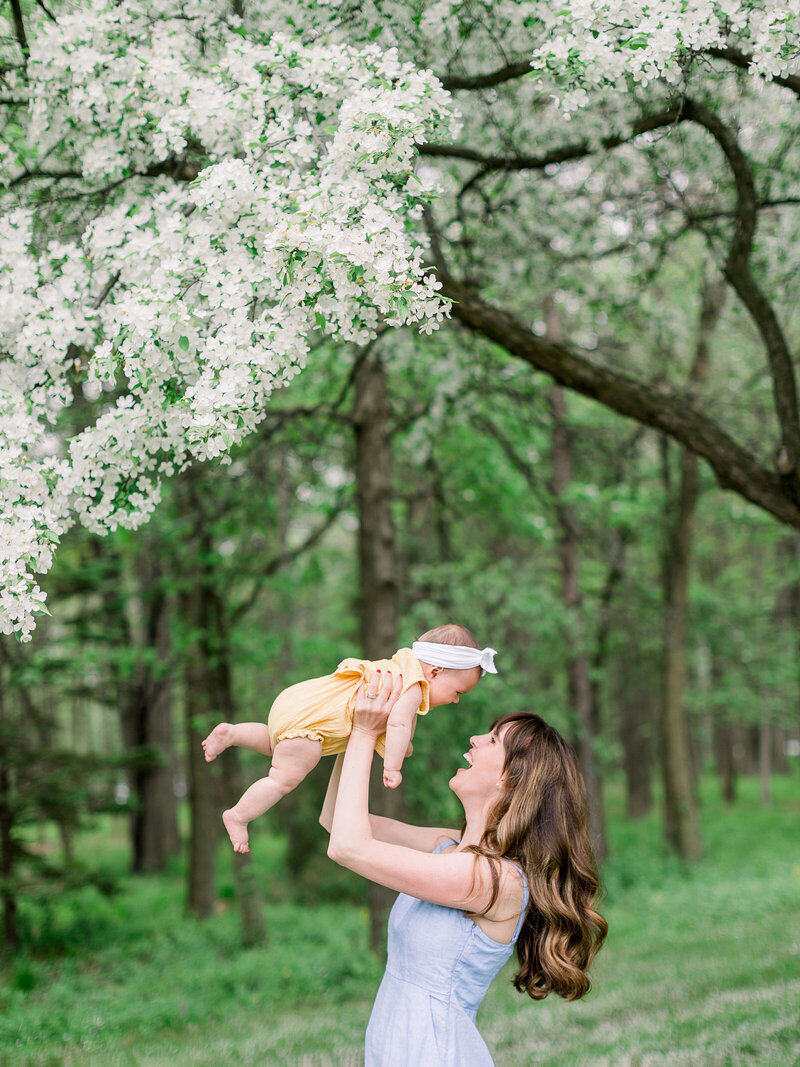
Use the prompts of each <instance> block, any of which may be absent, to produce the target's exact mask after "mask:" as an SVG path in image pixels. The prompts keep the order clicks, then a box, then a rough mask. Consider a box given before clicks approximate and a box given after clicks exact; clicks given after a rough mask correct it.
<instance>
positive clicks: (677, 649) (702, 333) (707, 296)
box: [661, 283, 724, 860]
mask: <svg viewBox="0 0 800 1067" xmlns="http://www.w3.org/2000/svg"><path fill="white" fill-rule="evenodd" d="M723 293H724V289H723V286H722V284H721V283H719V284H717V285H708V284H706V285H705V286H704V287H703V292H702V304H701V310H700V323H699V330H698V340H697V348H696V351H695V357H694V362H693V365H692V369H691V371H690V373H689V380H690V381H691V382H692V383H703V382H706V381H708V376H709V362H710V350H709V343H708V342H709V337H710V334H711V331H712V330H713V328H714V325H715V323H716V322H717V319H718V318H719V316H720V313H721V311H722V300H723ZM665 457H666V450H665ZM698 466H699V461H698V458H697V456H696V455H695V454H694V453H693V452H689V451H688V450H684V451H683V452H682V455H681V478H680V487H679V490H678V500H677V504H676V505H675V506H674V514H673V516H672V518H671V521H670V522H669V523H668V541H667V552H666V558H665V560H664V582H665V599H666V628H665V670H664V704H663V721H662V730H661V733H662V741H663V745H662V750H663V758H662V771H663V776H664V806H665V810H664V834H665V837H666V839H667V841H668V842H669V844H670V845H672V846H673V848H675V850H676V851H677V852H678V854H679V855H680V856H682V857H683V858H684V859H688V860H692V859H697V858H699V857H700V856H701V855H702V851H703V844H702V840H701V837H700V824H699V822H698V817H697V803H696V800H695V794H694V788H693V783H692V764H691V751H690V744H689V730H688V724H687V721H686V715H685V712H684V707H683V694H684V689H685V685H686V636H687V621H688V607H689V560H690V554H691V548H692V537H693V532H694V512H695V507H696V505H697V497H698V492H699V470H698ZM667 469H668V468H667V466H666V463H665V470H667Z"/></svg>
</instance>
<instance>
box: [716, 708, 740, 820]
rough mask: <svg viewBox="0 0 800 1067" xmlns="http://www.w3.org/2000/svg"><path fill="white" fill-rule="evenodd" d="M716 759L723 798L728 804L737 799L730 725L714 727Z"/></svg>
mask: <svg viewBox="0 0 800 1067" xmlns="http://www.w3.org/2000/svg"><path fill="white" fill-rule="evenodd" d="M714 760H715V762H716V765H717V774H718V775H719V780H720V786H721V790H722V799H723V800H724V801H725V803H726V804H733V803H735V801H736V769H735V767H734V765H733V743H732V740H731V730H730V727H729V726H724V725H716V726H715V727H714Z"/></svg>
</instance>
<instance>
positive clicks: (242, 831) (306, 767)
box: [222, 737, 322, 852]
mask: <svg viewBox="0 0 800 1067" xmlns="http://www.w3.org/2000/svg"><path fill="white" fill-rule="evenodd" d="M321 755H322V743H321V742H320V741H312V740H311V738H310V737H291V738H287V739H286V740H285V741H279V742H278V744H277V745H276V746H275V755H274V756H273V757H272V766H271V767H270V769H269V774H268V775H267V777H266V778H260V779H259V780H258V781H257V782H254V783H253V784H252V785H251V786H250V788H249V789H248V790H247V792H246V793H245V794H244V796H243V797H242V798H241V800H240V801H239V803H238V804H237V805H236V806H235V807H233V808H229V809H228V810H227V811H224V812H223V813H222V821H223V822H224V823H225V829H226V830H227V831H228V836H229V837H230V839H231V844H232V845H233V851H234V852H249V851H250V847H249V845H248V843H247V824H248V823H249V822H251V821H252V820H253V819H255V818H257V817H258V816H259V815H263V814H264V812H265V811H269V809H270V808H271V807H272V806H273V805H274V804H277V803H278V801H279V800H280V799H281V797H283V796H285V795H286V794H287V793H291V791H292V790H293V789H294V787H295V786H296V785H299V784H300V782H302V780H303V779H304V778H305V776H306V775H307V774H308V772H309V771H312V770H313V769H314V768H315V767H316V765H317V764H318V763H319V758H320V756H321Z"/></svg>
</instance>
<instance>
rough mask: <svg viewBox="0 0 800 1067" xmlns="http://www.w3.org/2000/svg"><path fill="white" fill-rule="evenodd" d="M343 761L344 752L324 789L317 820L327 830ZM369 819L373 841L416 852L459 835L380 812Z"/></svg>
mask: <svg viewBox="0 0 800 1067" xmlns="http://www.w3.org/2000/svg"><path fill="white" fill-rule="evenodd" d="M343 761H344V755H341V756H337V757H336V762H335V763H334V765H333V770H332V771H331V777H330V781H329V782H328V791H327V793H326V794H325V801H324V803H323V805H322V811H321V812H320V815H319V821H320V824H321V825H322V826H324V828H325V829H326V830H327V831H328V833H330V829H331V826H332V824H333V812H334V809H335V807H336V797H337V794H338V791H339V782H340V780H341V776H342V763H343ZM369 821H370V827H371V830H372V835H373V837H374V838H375V839H376V840H377V841H386V842H388V843H391V844H395V845H403V846H404V847H405V848H413V849H416V850H418V851H419V852H433V850H434V849H435V848H436V846H437V845H440V844H441V843H442V842H443V841H456V840H458V837H459V834H458V831H457V830H451V829H448V828H447V827H443V826H412V825H411V824H410V823H405V822H399V821H398V820H397V819H387V818H386V817H385V816H383V815H370V817H369Z"/></svg>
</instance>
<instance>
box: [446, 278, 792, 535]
mask: <svg viewBox="0 0 800 1067" xmlns="http://www.w3.org/2000/svg"><path fill="white" fill-rule="evenodd" d="M441 281H442V290H441V292H442V295H443V296H446V297H448V298H449V299H451V300H452V301H453V306H452V314H453V317H454V318H455V319H457V320H458V321H459V322H461V323H463V325H465V326H466V327H467V328H468V329H470V330H472V331H474V332H475V333H477V334H480V335H481V336H483V337H486V338H487V339H488V340H490V341H494V342H495V343H497V344H499V345H501V346H502V347H503V348H504V349H505V350H506V351H507V352H509V353H510V354H511V355H514V356H518V357H519V358H520V359H523V360H525V361H526V362H527V363H529V364H530V365H531V366H532V367H534V368H535V369H537V370H540V371H543V372H544V373H545V374H548V375H550V377H552V378H553V379H554V380H555V381H557V382H559V383H560V384H561V385H563V386H565V387H566V388H568V389H572V390H573V391H574V392H577V393H581V394H582V395H583V396H587V397H590V398H591V399H592V400H597V401H599V402H600V403H601V404H603V405H605V406H606V407H608V408H610V409H611V410H612V411H616V412H617V413H618V414H620V415H626V416H628V417H629V418H633V419H636V420H637V421H638V422H640V423H643V424H644V425H646V426H651V427H653V428H654V429H657V430H661V431H662V432H663V433H665V434H668V435H669V436H670V437H673V438H674V439H675V440H676V441H679V442H680V443H681V444H682V445H684V446H685V447H686V448H688V449H690V450H691V451H692V452H694V453H696V454H697V455H698V456H701V457H702V458H703V459H705V460H706V461H707V462H708V463H709V465H710V466H711V468H712V470H713V471H714V474H715V475H716V478H717V481H718V483H719V485H720V486H721V487H722V488H724V489H733V490H734V491H735V492H737V493H738V494H739V495H740V496H742V497H744V498H745V499H746V500H749V501H751V502H752V503H754V504H757V505H758V506H759V507H760V508H763V509H764V510H765V511H768V512H769V513H770V514H772V515H774V516H775V517H776V518H778V519H780V521H781V522H785V523H787V524H789V525H790V526H795V527H798V528H800V505H798V502H797V499H796V497H795V496H794V494H793V493H790V492H787V487H786V483H785V480H784V479H783V478H781V477H780V476H779V475H777V474H775V473H773V472H772V471H770V470H768V469H766V468H765V467H762V466H761V465H760V464H759V463H758V462H757V461H756V460H755V459H754V458H753V456H752V453H751V452H750V451H749V450H747V449H744V448H742V447H741V446H740V445H738V444H737V443H736V442H735V441H734V440H733V439H732V438H730V437H729V436H728V435H727V434H726V433H725V432H724V431H723V430H721V429H720V427H719V426H717V424H716V423H714V422H713V421H712V420H711V419H709V418H707V417H706V416H705V415H703V414H702V413H701V412H699V411H697V409H696V408H694V407H693V405H692V403H691V402H690V400H689V399H688V398H687V396H686V395H685V394H681V393H677V392H673V391H672V390H669V389H666V388H664V387H663V386H661V385H656V386H654V385H649V384H647V383H644V382H641V381H638V380H637V379H635V378H632V377H630V376H629V375H625V374H622V373H620V372H619V371H616V370H613V369H612V368H610V367H605V366H603V365H601V364H599V363H595V362H592V361H591V360H589V359H588V358H587V357H586V356H583V355H581V354H579V353H577V352H575V351H573V350H572V349H570V348H568V347H567V346H566V345H560V344H553V343H551V342H548V341H546V340H544V339H542V338H540V337H537V336H536V335H535V334H533V333H531V331H530V330H529V329H528V328H527V327H526V326H525V325H523V323H521V322H520V321H519V320H518V319H516V318H515V317H514V316H513V315H511V314H510V313H509V312H508V311H505V310H503V309H501V308H498V307H496V306H494V305H492V304H489V303H487V302H486V301H484V300H482V299H481V298H480V297H479V296H478V295H477V294H476V293H475V292H474V291H473V290H471V289H469V288H467V287H466V286H464V285H462V284H460V283H459V282H457V281H455V280H454V279H453V278H451V277H450V276H449V275H447V274H446V273H445V274H442V275H441Z"/></svg>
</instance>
